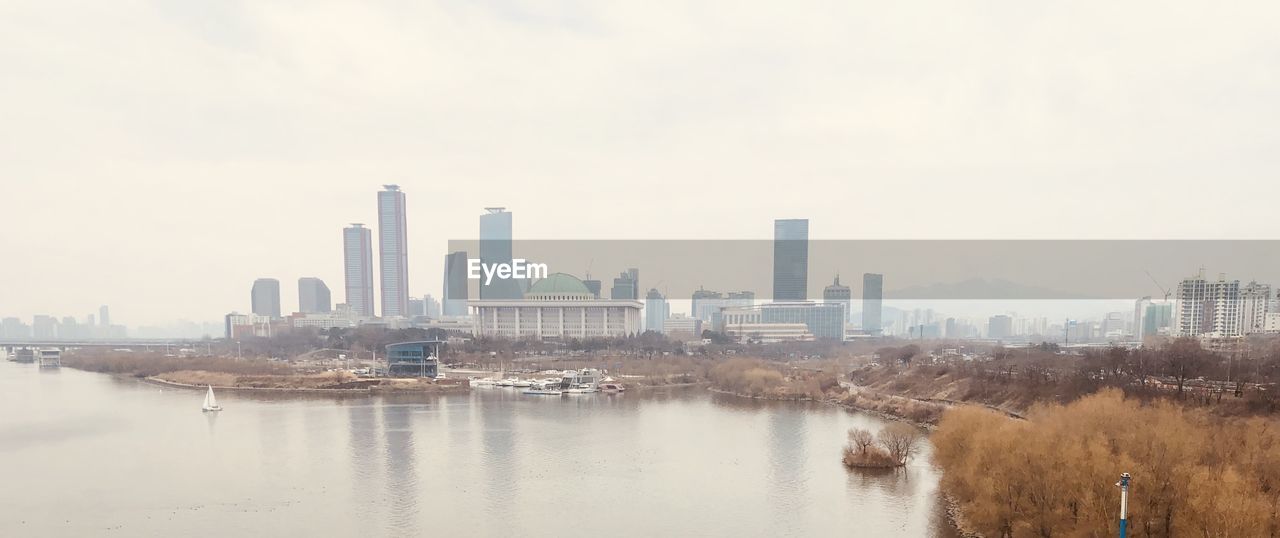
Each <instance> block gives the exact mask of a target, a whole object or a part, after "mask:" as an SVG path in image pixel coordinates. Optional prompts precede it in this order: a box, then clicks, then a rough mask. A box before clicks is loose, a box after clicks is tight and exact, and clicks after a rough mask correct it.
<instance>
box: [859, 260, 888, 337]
mask: <svg viewBox="0 0 1280 538" xmlns="http://www.w3.org/2000/svg"><path fill="white" fill-rule="evenodd" d="M883 303H884V275H881V274H877V273H863V275H862V329H863V330H864V331H866V333H867V334H870V335H877V334H880V333H881V331H883V330H884V322H883V321H882V319H881V315H882V313H883V310H882V309H883Z"/></svg>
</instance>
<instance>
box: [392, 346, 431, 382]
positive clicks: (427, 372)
mask: <svg viewBox="0 0 1280 538" xmlns="http://www.w3.org/2000/svg"><path fill="white" fill-rule="evenodd" d="M443 345H444V341H443V340H422V341H418V342H400V343H398V344H387V370H388V373H389V375H390V376H391V377H430V378H432V379H435V377H436V375H437V374H438V372H439V368H440V357H439V356H438V353H439V350H440V348H441V347H442V346H443Z"/></svg>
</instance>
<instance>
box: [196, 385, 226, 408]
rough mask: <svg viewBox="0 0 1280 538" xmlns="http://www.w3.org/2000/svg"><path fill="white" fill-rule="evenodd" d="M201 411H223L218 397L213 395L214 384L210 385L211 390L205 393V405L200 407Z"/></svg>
mask: <svg viewBox="0 0 1280 538" xmlns="http://www.w3.org/2000/svg"><path fill="white" fill-rule="evenodd" d="M200 410H201V411H221V410H222V406H221V405H218V398H216V397H215V396H214V395H213V385H209V391H208V392H206V393H204V405H203V406H201V407H200Z"/></svg>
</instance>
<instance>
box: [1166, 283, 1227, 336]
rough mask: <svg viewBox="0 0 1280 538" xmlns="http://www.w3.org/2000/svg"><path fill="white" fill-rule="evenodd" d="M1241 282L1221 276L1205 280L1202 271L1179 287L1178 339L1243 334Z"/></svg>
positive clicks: (1176, 309)
mask: <svg viewBox="0 0 1280 538" xmlns="http://www.w3.org/2000/svg"><path fill="white" fill-rule="evenodd" d="M1241 305H1242V301H1241V297H1240V281H1239V280H1227V278H1226V275H1219V276H1218V280H1217V281H1209V280H1207V279H1205V277H1204V272H1203V271H1201V272H1200V273H1199V274H1197V275H1196V276H1194V277H1191V278H1187V279H1184V280H1183V281H1182V282H1181V283H1180V284H1178V302H1177V306H1176V307H1175V309H1174V310H1175V316H1176V318H1177V319H1176V320H1175V321H1176V323H1177V326H1176V331H1175V334H1176V335H1177V336H1192V337H1199V336H1210V337H1224V336H1239V335H1241V334H1243V333H1242V331H1241V322H1242V319H1243V318H1242V316H1241Z"/></svg>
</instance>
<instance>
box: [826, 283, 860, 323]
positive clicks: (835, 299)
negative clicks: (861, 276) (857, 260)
mask: <svg viewBox="0 0 1280 538" xmlns="http://www.w3.org/2000/svg"><path fill="white" fill-rule="evenodd" d="M822 302H824V303H832V304H838V305H840V307H841V308H843V309H844V319H845V320H846V321H847V320H849V318H851V317H852V316H853V309H852V308H853V290H851V289H849V286H845V285H843V284H841V283H840V275H836V278H835V280H834V281H832V282H831V284H830V285H828V286H827V287H825V288H822Z"/></svg>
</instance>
